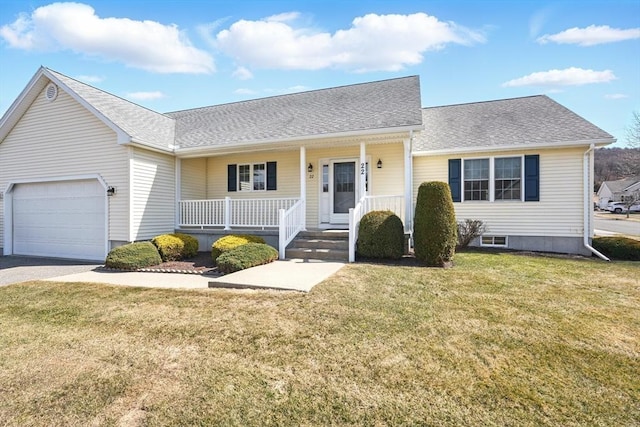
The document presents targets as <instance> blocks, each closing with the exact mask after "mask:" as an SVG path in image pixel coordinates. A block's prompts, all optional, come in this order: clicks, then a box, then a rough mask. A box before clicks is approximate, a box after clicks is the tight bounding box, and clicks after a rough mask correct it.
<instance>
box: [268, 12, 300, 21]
mask: <svg viewBox="0 0 640 427" xmlns="http://www.w3.org/2000/svg"><path fill="white" fill-rule="evenodd" d="M299 17H300V13H298V12H285V13H280V14H278V15H272V16H269V17H267V18H265V19H264V20H265V21H268V22H289V21H295V20H296V19H298V18H299Z"/></svg>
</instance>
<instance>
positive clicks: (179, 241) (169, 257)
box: [151, 233, 198, 261]
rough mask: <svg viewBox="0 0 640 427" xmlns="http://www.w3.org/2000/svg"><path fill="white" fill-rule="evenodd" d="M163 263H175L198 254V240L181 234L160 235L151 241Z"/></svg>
mask: <svg viewBox="0 0 640 427" xmlns="http://www.w3.org/2000/svg"><path fill="white" fill-rule="evenodd" d="M151 243H153V244H154V245H155V246H156V248H158V252H159V253H160V256H161V257H162V260H163V261H177V260H181V259H184V258H190V257H193V256H196V255H197V254H198V239H196V238H195V237H193V236H189V235H187V234H183V233H176V234H162V235H160V236H156V237H154V238H153V239H151Z"/></svg>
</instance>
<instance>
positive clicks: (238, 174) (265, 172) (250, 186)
mask: <svg viewBox="0 0 640 427" xmlns="http://www.w3.org/2000/svg"><path fill="white" fill-rule="evenodd" d="M255 165H263V166H264V190H256V189H254V188H253V167H254V166H255ZM242 166H249V189H248V190H243V189H242V181H240V168H241V167H242ZM236 183H237V184H236V190H237V191H238V192H240V193H264V192H266V191H267V162H256V163H238V166H237V168H236Z"/></svg>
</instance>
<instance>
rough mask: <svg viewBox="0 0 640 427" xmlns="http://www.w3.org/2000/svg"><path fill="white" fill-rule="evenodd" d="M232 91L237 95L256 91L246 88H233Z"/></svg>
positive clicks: (253, 93)
mask: <svg viewBox="0 0 640 427" xmlns="http://www.w3.org/2000/svg"><path fill="white" fill-rule="evenodd" d="M233 93H237V94H238V95H255V94H256V93H257V92H256V91H254V90H251V89H247V88H240V89H236V90H234V91H233Z"/></svg>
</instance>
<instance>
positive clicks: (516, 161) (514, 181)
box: [494, 157, 522, 200]
mask: <svg viewBox="0 0 640 427" xmlns="http://www.w3.org/2000/svg"><path fill="white" fill-rule="evenodd" d="M494 170H495V172H494V176H495V179H494V183H495V184H494V194H495V200H522V197H521V191H520V188H521V186H522V158H521V157H500V158H496V159H495V160H494Z"/></svg>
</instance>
